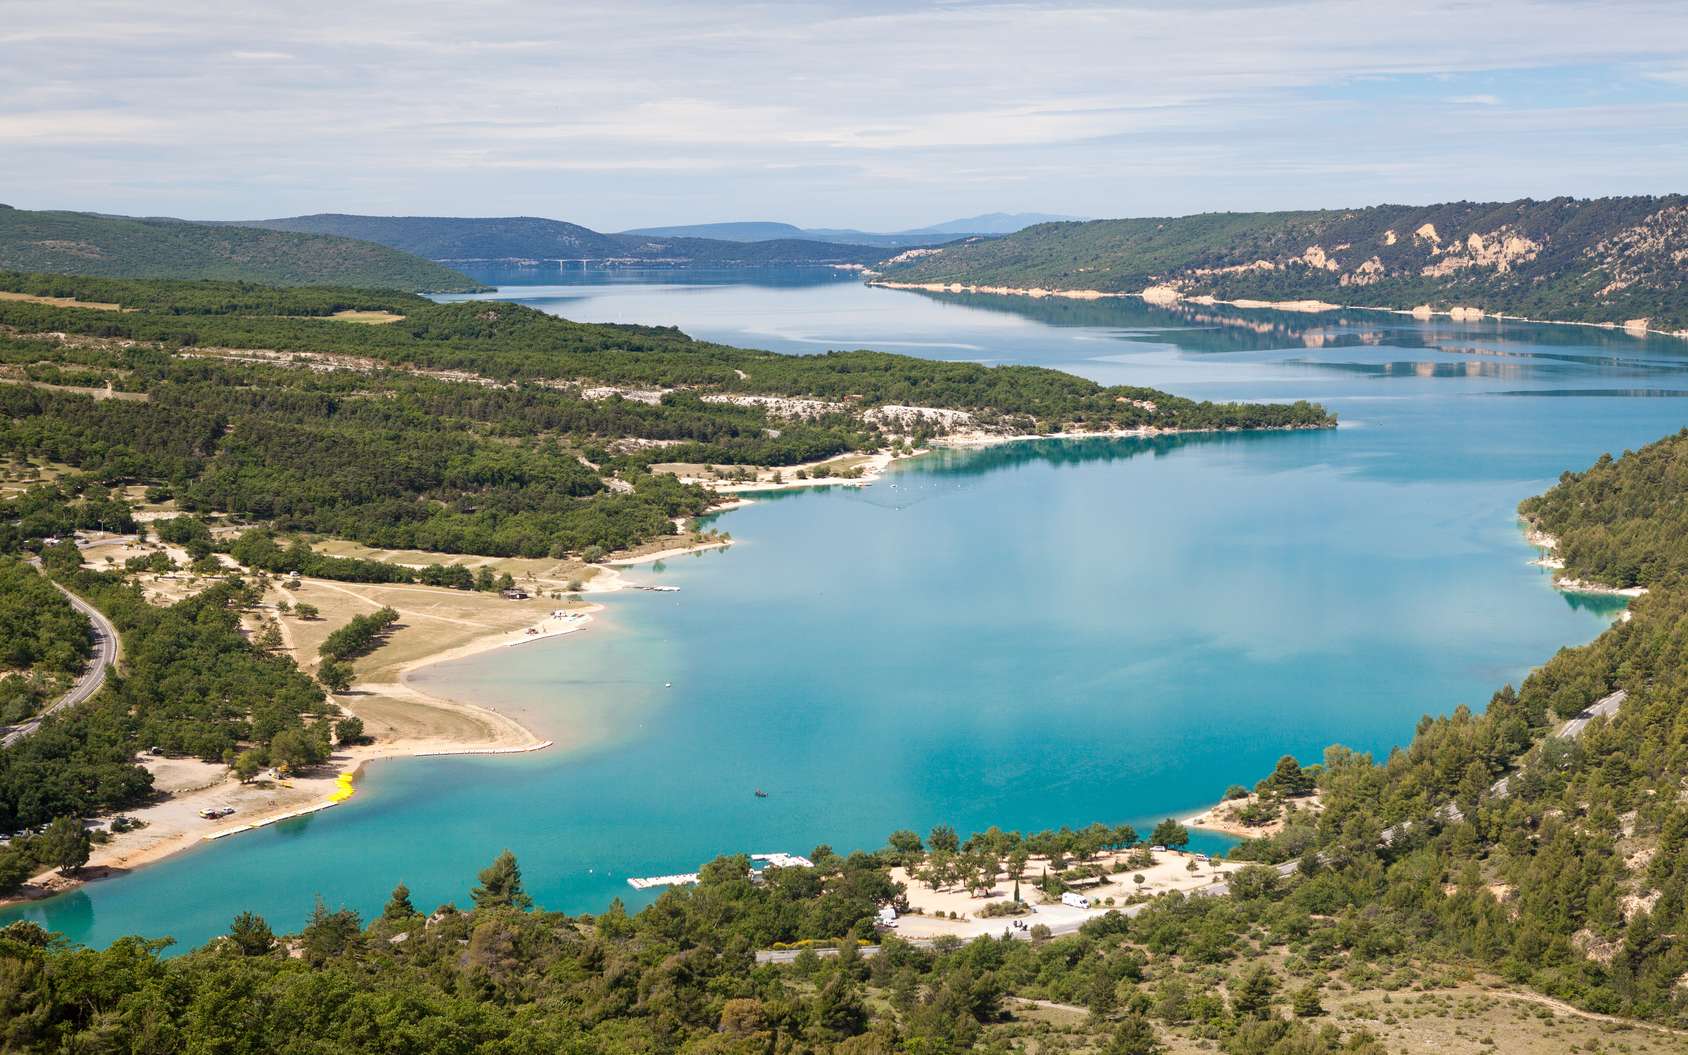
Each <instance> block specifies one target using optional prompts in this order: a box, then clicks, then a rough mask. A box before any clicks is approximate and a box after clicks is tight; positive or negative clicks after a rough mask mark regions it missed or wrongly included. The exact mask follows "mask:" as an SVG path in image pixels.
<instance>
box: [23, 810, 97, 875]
mask: <svg viewBox="0 0 1688 1055" xmlns="http://www.w3.org/2000/svg"><path fill="white" fill-rule="evenodd" d="M39 843H40V848H39V850H38V851H37V854H38V856H39V858H40V859H41V860H42V861H45V862H46V863H47V864H50V865H52V866H53V867H55V868H57V869H58V870H59V871H60V872H61V873H74V872H78V871H80V870H81V869H82V866H83V865H85V864H87V863H88V855H89V854H90V853H91V852H92V850H93V840H92V839H90V838H89V836H88V829H86V828H84V827H83V826H82V822H81V820H79V819H77V818H75V817H55V818H53V823H52V824H49V825H48V826H47V830H46V831H45V832H42V833H41V836H40V839H39Z"/></svg>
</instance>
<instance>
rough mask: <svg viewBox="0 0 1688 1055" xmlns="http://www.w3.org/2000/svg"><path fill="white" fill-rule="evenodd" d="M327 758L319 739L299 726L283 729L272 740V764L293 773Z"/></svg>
mask: <svg viewBox="0 0 1688 1055" xmlns="http://www.w3.org/2000/svg"><path fill="white" fill-rule="evenodd" d="M326 757H327V756H326V754H325V753H324V752H323V750H322V747H321V745H320V744H319V742H318V741H317V738H316V737H314V736H312V735H311V734H310V733H308V732H307V731H305V730H304V729H303V728H300V727H298V726H291V727H289V728H286V729H283V730H281V731H280V732H278V733H276V734H275V736H274V737H273V738H272V739H271V740H270V762H271V763H273V764H275V765H278V766H286V767H287V768H288V769H290V770H293V771H298V770H301V769H308V768H310V767H311V766H314V765H316V764H317V763H319V762H321V761H322V760H323V759H324V758H326Z"/></svg>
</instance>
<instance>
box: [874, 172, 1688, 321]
mask: <svg viewBox="0 0 1688 1055" xmlns="http://www.w3.org/2000/svg"><path fill="white" fill-rule="evenodd" d="M1685 250H1688V198H1685V197H1683V196H1681V195H1675V196H1666V197H1629V198H1599V199H1594V200H1579V199H1573V198H1555V199H1553V200H1551V201H1532V200H1529V199H1525V200H1521V201H1514V202H1490V203H1474V202H1454V203H1450V204H1443V205H1429V206H1406V205H1379V206H1374V207H1372V208H1367V209H1351V210H1338V209H1327V210H1319V211H1308V212H1279V213H1204V214H1201V215H1198V216H1182V217H1164V218H1150V219H1137V220H1095V221H1091V222H1088V223H1058V224H1041V225H1039V226H1036V227H1032V228H1028V229H1027V230H1024V231H1021V232H1019V233H1017V234H1013V235H1009V236H1007V237H1005V238H1000V239H994V240H990V241H981V242H970V243H966V244H963V245H958V246H950V247H946V248H943V249H942V250H939V251H929V252H926V253H924V254H922V255H918V256H914V255H911V256H909V257H908V258H907V259H903V260H898V261H895V262H892V263H890V264H888V266H886V267H885V268H884V272H885V278H886V279H888V280H894V281H899V282H940V283H951V282H956V283H963V284H976V285H992V286H1010V287H1022V288H1024V287H1044V288H1050V289H1094V290H1103V291H1107V292H1122V293H1137V292H1140V291H1142V290H1144V289H1146V288H1148V287H1151V286H1165V287H1170V288H1172V289H1175V290H1177V291H1178V292H1179V293H1180V294H1182V295H1184V296H1215V297H1219V298H1220V299H1225V300H1233V299H1257V300H1299V299H1318V300H1323V301H1328V302H1332V303H1336V304H1342V305H1349V306H1364V307H1381V308H1397V309H1407V308H1413V307H1417V306H1419V305H1430V306H1431V307H1432V308H1435V309H1437V310H1444V311H1445V310H1448V309H1450V308H1453V307H1458V306H1475V307H1478V308H1481V309H1482V310H1484V311H1486V312H1499V313H1504V314H1509V315H1522V316H1527V317H1530V318H1537V319H1555V320H1564V321H1573V322H1611V323H1623V322H1625V321H1628V320H1631V319H1649V320H1651V322H1652V325H1653V326H1655V327H1656V328H1660V329H1669V330H1676V329H1684V328H1688V280H1685V278H1684V275H1685V273H1684V271H1683V268H1682V263H1681V257H1682V253H1683V252H1684V251H1685Z"/></svg>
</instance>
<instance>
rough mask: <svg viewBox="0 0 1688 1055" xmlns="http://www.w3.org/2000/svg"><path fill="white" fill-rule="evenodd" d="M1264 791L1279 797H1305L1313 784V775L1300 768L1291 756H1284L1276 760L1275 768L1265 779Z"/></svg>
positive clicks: (1299, 764)
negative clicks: (1276, 794)
mask: <svg viewBox="0 0 1688 1055" xmlns="http://www.w3.org/2000/svg"><path fill="white" fill-rule="evenodd" d="M1265 785H1266V790H1269V791H1275V792H1277V793H1278V794H1279V795H1290V796H1293V795H1306V794H1308V793H1310V792H1311V791H1312V790H1313V788H1314V786H1315V784H1314V780H1313V774H1311V773H1309V772H1307V770H1305V769H1303V768H1301V763H1299V762H1297V761H1296V760H1295V758H1294V756H1292V755H1285V756H1284V757H1282V758H1280V759H1278V765H1277V768H1276V769H1274V770H1272V775H1271V776H1269V777H1267V778H1266V781H1265Z"/></svg>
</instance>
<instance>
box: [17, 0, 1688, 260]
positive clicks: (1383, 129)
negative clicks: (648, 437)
mask: <svg viewBox="0 0 1688 1055" xmlns="http://www.w3.org/2000/svg"><path fill="white" fill-rule="evenodd" d="M0 56H4V60H3V61H0V100H3V102H0V201H3V202H7V203H9V204H12V205H16V206H20V207H25V208H71V209H90V210H101V211H109V212H125V213H136V214H149V215H175V216H185V217H191V218H196V219H197V218H225V219H226V218H255V217H268V216H283V215H291V214H295V213H303V212H326V211H337V212H370V213H427V214H453V215H499V214H513V213H522V214H530V215H541V216H551V217H557V218H562V219H569V220H573V221H576V222H579V223H585V224H587V225H589V226H592V227H596V228H599V229H602V230H617V229H621V228H625V227H631V226H639V225H646V224H658V223H681V222H703V221H714V220H741V219H769V220H786V221H789V222H793V223H799V224H805V225H811V226H856V227H863V228H869V229H876V230H889V229H896V228H901V227H908V226H917V225H922V224H926V223H931V222H936V221H939V220H944V219H948V218H951V217H955V216H963V215H968V214H972V213H980V212H988V211H999V210H1000V211H1043V212H1056V213H1069V214H1077V215H1084V216H1143V215H1161V214H1177V213H1185V212H1193V211H1203V210H1216V209H1258V208H1294V207H1311V206H1328V205H1360V204H1370V203H1376V202H1382V201H1393V202H1430V201H1439V200H1448V199H1459V198H1468V199H1500V198H1512V197H1519V196H1524V195H1532V196H1537V197H1550V196H1553V195H1558V194H1574V195H1579V196H1587V195H1602V194H1633V193H1666V192H1673V191H1684V190H1688V2H1684V0H1668V2H1653V0H1604V2H1599V3H1593V2H1572V0H1388V2H1380V0H1303V2H1278V0H1154V2H1149V0H1135V2H1125V3H1108V4H1100V3H1085V2H1082V0H1072V2H1054V3H1048V2H1042V0H1026V2H1020V3H975V2H961V0H954V2H936V3H917V2H913V0H910V2H905V3H890V2H885V0H855V2H841V3H808V2H803V0H778V2H772V3H766V4H757V3H734V2H721V0H691V2H646V0H608V2H598V3H591V4H587V3H576V2H561V3H558V2H553V3H545V2H540V0H472V2H465V0H450V2H434V0H404V2H402V3H397V2H381V0H374V2H369V0H338V2H333V3H323V2H318V0H288V2H286V3H271V2H266V3H257V2H252V0H223V2H220V3H213V2H194V0H148V2H146V3H141V2H139V0H129V2H99V0H55V2H51V3H48V2H42V0H0Z"/></svg>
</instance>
